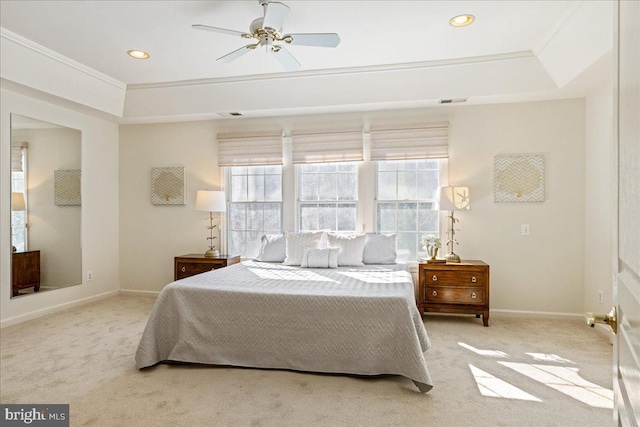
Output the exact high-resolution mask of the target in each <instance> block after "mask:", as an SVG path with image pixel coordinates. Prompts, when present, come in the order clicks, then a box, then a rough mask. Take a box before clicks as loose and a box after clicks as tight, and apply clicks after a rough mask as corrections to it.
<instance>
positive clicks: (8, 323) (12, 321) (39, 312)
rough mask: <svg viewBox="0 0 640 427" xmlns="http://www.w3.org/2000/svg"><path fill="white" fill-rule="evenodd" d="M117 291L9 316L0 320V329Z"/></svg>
mask: <svg viewBox="0 0 640 427" xmlns="http://www.w3.org/2000/svg"><path fill="white" fill-rule="evenodd" d="M119 292H120V291H118V290H114V291H109V292H104V293H102V294H98V295H93V296H90V297H87V298H81V299H79V300H75V301H70V302H65V303H62V304H58V305H54V306H53V307H47V308H43V309H40V310H36V311H32V312H30V313H26V314H21V315H19V316H14V317H10V318H8V319H5V320H3V321H1V322H0V329H2V328H6V327H7V326H12V325H17V324H18V323H22V322H26V321H27V320H33V319H37V318H39V317H42V316H46V315H47V314H52V313H57V312H59V311H63V310H66V309H68V308H73V307H77V306H80V305H85V304H88V303H91V302H95V301H99V300H103V299H105V298H109V297H112V296H116V295H118V294H119Z"/></svg>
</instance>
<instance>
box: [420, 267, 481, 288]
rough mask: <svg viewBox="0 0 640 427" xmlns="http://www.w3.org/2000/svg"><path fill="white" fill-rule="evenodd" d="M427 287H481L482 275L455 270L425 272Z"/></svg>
mask: <svg viewBox="0 0 640 427" xmlns="http://www.w3.org/2000/svg"><path fill="white" fill-rule="evenodd" d="M424 274H425V280H426V283H425V284H426V285H427V286H470V287H476V286H479V287H483V286H484V275H483V273H482V272H481V271H473V270H455V271H439V270H427V271H425V272H424Z"/></svg>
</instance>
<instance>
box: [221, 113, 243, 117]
mask: <svg viewBox="0 0 640 427" xmlns="http://www.w3.org/2000/svg"><path fill="white" fill-rule="evenodd" d="M218 115H219V116H222V117H239V116H241V115H242V113H235V112H234V113H218Z"/></svg>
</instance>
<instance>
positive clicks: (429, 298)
mask: <svg viewBox="0 0 640 427" xmlns="http://www.w3.org/2000/svg"><path fill="white" fill-rule="evenodd" d="M424 300H425V301H426V302H428V303H439V304H484V288H483V287H468V288H467V287H451V288H450V287H439V286H427V287H425V288H424Z"/></svg>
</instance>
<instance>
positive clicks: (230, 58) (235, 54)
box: [216, 44, 256, 64]
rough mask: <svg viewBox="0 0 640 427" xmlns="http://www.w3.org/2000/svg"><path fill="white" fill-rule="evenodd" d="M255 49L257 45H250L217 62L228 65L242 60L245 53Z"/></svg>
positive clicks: (228, 54) (222, 57)
mask: <svg viewBox="0 0 640 427" xmlns="http://www.w3.org/2000/svg"><path fill="white" fill-rule="evenodd" d="M255 48H256V45H255V44H248V45H246V46H242V47H241V48H240V49H236V50H234V51H233V52H230V53H227V54H226V55H224V56H221V57H220V58H218V59H216V61H218V62H222V63H225V64H226V63H229V62H231V61H234V60H236V59H238V58H240V57H241V56H242V55H244V54H245V53H247V52H249V51H250V50H252V49H255Z"/></svg>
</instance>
